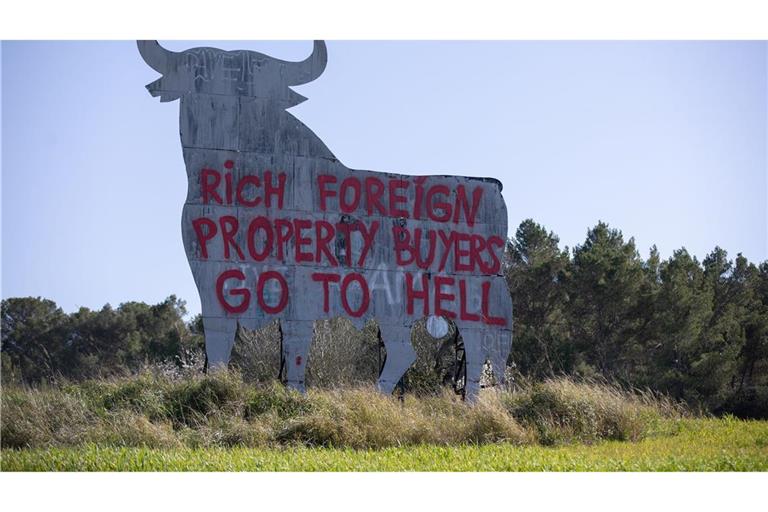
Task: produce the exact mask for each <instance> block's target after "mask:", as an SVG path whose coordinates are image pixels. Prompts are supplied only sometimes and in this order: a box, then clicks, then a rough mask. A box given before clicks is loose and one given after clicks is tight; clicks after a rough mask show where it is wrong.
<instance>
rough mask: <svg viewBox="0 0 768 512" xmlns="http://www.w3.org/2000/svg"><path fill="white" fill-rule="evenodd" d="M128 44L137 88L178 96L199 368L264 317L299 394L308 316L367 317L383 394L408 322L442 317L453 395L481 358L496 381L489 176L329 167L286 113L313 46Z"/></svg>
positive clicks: (317, 144)
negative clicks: (288, 49)
mask: <svg viewBox="0 0 768 512" xmlns="http://www.w3.org/2000/svg"><path fill="white" fill-rule="evenodd" d="M138 47H139V52H140V53H141V56H142V57H143V59H144V60H145V61H146V63H147V64H148V65H149V66H150V67H152V68H153V69H154V70H155V71H157V72H158V73H160V74H161V75H162V76H161V78H159V79H158V80H156V81H154V82H152V83H150V84H149V85H147V89H148V90H149V92H150V93H151V94H152V96H159V97H160V100H161V101H172V100H177V99H178V100H180V101H181V108H180V110H181V113H180V132H181V144H182V147H183V152H184V161H185V163H186V168H187V175H188V178H189V182H188V183H189V186H188V195H187V201H186V203H185V204H184V210H183V214H182V236H183V240H184V248H185V250H186V253H187V257H188V259H189V265H190V267H191V269H192V274H193V276H194V279H195V282H196V284H197V288H198V290H199V293H200V299H201V303H202V315H203V324H204V328H205V343H206V352H207V356H208V361H209V364H210V365H211V366H212V367H216V366H226V365H227V363H228V361H229V356H230V352H231V349H232V346H233V344H234V339H235V334H236V331H237V328H238V324H239V325H242V326H244V327H247V328H249V329H257V328H260V327H262V326H264V325H266V324H268V323H270V322H272V321H274V320H275V319H278V320H279V322H280V329H281V333H282V337H283V339H282V358H283V361H284V365H285V366H284V368H285V377H284V378H285V382H286V384H287V385H289V386H291V387H294V388H297V389H300V390H303V389H304V374H305V368H306V364H307V359H308V354H309V346H310V343H311V340H312V335H313V323H314V321H315V320H318V319H323V318H331V317H337V316H346V317H348V318H349V319H350V320H351V321H352V322H353V324H354V325H355V326H356V327H357V328H362V326H363V325H364V324H365V322H366V321H368V320H369V319H376V322H377V324H378V327H379V332H380V336H381V340H382V341H383V343H384V346H385V349H386V360H385V364H384V366H383V368H382V370H381V374H380V377H379V382H378V386H379V389H381V390H382V391H383V392H386V393H391V392H392V390H393V389H394V387H395V386H396V384H397V383H398V381H399V380H400V379H401V377H402V376H403V374H404V373H405V371H406V370H407V369H408V367H409V366H410V365H411V364H412V363H413V362H414V360H415V357H416V355H415V353H414V350H413V347H412V345H411V328H412V326H413V325H414V323H415V322H416V321H418V320H420V319H423V318H425V317H432V318H435V317H442V318H445V319H447V320H449V321H452V322H454V323H455V325H456V327H457V329H458V331H459V333H460V335H461V337H462V339H463V341H464V350H465V357H466V382H465V386H466V387H465V392H466V394H467V396H469V397H474V396H476V394H477V392H478V390H479V387H480V377H481V373H482V371H483V367H484V365H485V364H486V363H490V364H491V368H492V369H493V371H494V372H495V373H496V377H497V379H499V380H503V372H504V368H505V364H506V360H507V356H508V354H509V350H510V348H511V343H512V301H511V298H510V294H509V292H508V290H507V286H506V283H505V280H504V278H503V277H502V275H501V274H502V264H503V257H504V246H505V239H506V236H507V209H506V205H505V204H504V200H503V198H502V196H501V183H500V182H499V181H497V180H495V179H492V178H467V177H459V176H405V175H400V174H394V173H383V172H372V171H363V170H355V169H349V168H347V167H346V166H344V164H342V163H341V162H340V161H339V160H338V159H337V158H336V157H335V156H334V155H333V153H332V152H331V151H330V150H329V149H328V148H327V147H326V146H325V144H324V143H323V142H322V141H321V140H320V139H319V138H318V137H317V136H316V135H315V134H314V133H313V132H312V131H311V130H310V129H309V128H307V127H306V126H305V125H304V124H302V123H301V122H300V121H299V120H298V119H296V118H295V117H293V116H292V115H291V114H290V113H288V112H286V109H287V108H289V107H292V106H295V105H297V104H298V103H300V102H301V101H304V100H305V98H303V97H302V96H300V95H299V94H297V93H295V92H294V91H292V90H291V89H290V87H291V86H295V85H300V84H304V83H307V82H310V81H312V80H314V79H315V78H317V77H318V76H320V74H321V73H322V72H323V70H324V69H325V65H326V61H327V53H326V47H325V43H324V42H322V41H315V43H314V49H313V51H312V54H311V55H310V56H309V57H308V58H307V59H305V60H304V61H302V62H287V61H282V60H278V59H274V58H272V57H269V56H266V55H263V54H261V53H257V52H252V51H223V50H219V49H215V48H194V49H190V50H186V51H183V52H172V51H168V50H166V49H164V48H163V47H161V46H160V45H159V44H158V43H157V42H156V41H139V42H138Z"/></svg>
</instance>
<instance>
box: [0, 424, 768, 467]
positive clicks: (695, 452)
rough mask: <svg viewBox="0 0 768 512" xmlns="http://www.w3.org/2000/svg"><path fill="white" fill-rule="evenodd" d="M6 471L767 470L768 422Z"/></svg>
mask: <svg viewBox="0 0 768 512" xmlns="http://www.w3.org/2000/svg"><path fill="white" fill-rule="evenodd" d="M2 470H3V471H766V470H768V422H766V421H741V420H736V419H733V418H725V419H677V420H665V421H663V422H662V423H660V424H659V426H658V429H657V430H656V431H655V432H653V433H651V434H650V435H649V436H648V437H646V438H645V439H643V440H641V441H639V442H628V441H604V442H599V443H595V444H591V445H587V444H569V445H565V446H557V447H544V446H515V445H511V444H508V443H499V444H486V445H463V446H455V447H449V446H434V445H416V446H407V447H395V448H383V449H377V450H376V449H368V450H353V449H334V448H307V447H275V448H240V447H235V448H200V449H193V448H177V449H150V448H119V447H105V446H99V445H93V444H91V445H86V446H80V447H66V448H50V449H41V448H36V449H21V450H11V449H5V450H3V451H2Z"/></svg>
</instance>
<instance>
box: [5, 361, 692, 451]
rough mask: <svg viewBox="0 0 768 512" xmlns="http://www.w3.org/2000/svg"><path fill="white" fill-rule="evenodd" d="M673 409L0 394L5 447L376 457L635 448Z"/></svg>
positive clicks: (109, 385)
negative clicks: (306, 449) (286, 450)
mask: <svg viewBox="0 0 768 512" xmlns="http://www.w3.org/2000/svg"><path fill="white" fill-rule="evenodd" d="M681 413H682V410H681V409H680V407H679V406H677V405H676V404H674V403H672V402H671V401H669V400H667V399H664V398H663V397H658V396H655V395H651V394H649V393H646V394H642V393H634V392H629V391H626V390H621V389H619V388H616V387H613V386H610V385H608V384H605V383H596V382H575V381H573V380H568V379H565V378H561V379H555V380H550V381H546V382H543V383H538V384H533V385H530V386H526V387H524V388H522V389H519V390H516V391H514V392H512V391H504V390H494V389H486V390H483V392H482V393H481V396H480V397H479V399H478V400H477V401H476V402H475V403H473V404H468V403H465V402H462V401H461V399H460V398H459V397H458V396H456V395H455V394H454V393H452V392H450V391H442V392H439V393H436V394H432V395H428V396H415V395H407V396H406V397H405V398H404V400H402V401H401V400H398V399H397V398H394V397H391V396H384V395H382V394H380V393H378V392H377V391H376V390H375V389H374V388H373V387H370V386H369V387H366V386H357V387H346V388H335V389H312V390H310V391H309V393H308V394H306V395H301V394H299V393H296V392H295V391H292V390H289V389H286V388H285V387H283V386H282V385H280V384H279V383H276V382H270V383H262V384H248V383H245V382H244V381H243V379H242V377H241V375H240V374H238V373H233V372H217V373H215V374H212V375H208V376H188V377H185V378H179V379H173V378H169V377H165V376H162V375H157V374H150V373H145V374H142V375H139V376H136V377H131V378H119V379H111V380H96V381H89V382H85V383H81V384H68V385H61V386H56V387H47V388H38V389H32V388H24V387H7V386H6V387H5V388H3V389H2V410H0V423H1V424H2V429H1V432H0V441H1V443H2V447H3V448H24V447H50V446H76V445H84V444H88V443H96V444H99V445H109V446H149V447H167V448H174V447H179V446H190V447H208V446H249V447H256V446H279V445H290V444H303V445H310V446H334V447H349V448H383V447H390V446H404V445H417V444H438V445H458V444H485V443H499V442H504V443H515V444H535V443H539V444H545V445H550V444H558V443H572V442H587V443H591V442H597V441H600V440H604V439H624V440H638V439H641V438H642V437H644V436H645V435H647V434H648V432H649V431H651V430H652V429H653V427H654V424H655V422H657V421H658V420H659V419H661V418H663V417H669V416H679V415H680V414H681Z"/></svg>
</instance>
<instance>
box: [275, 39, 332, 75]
mask: <svg viewBox="0 0 768 512" xmlns="http://www.w3.org/2000/svg"><path fill="white" fill-rule="evenodd" d="M327 62H328V52H327V51H326V49H325V41H315V45H314V47H313V49H312V55H310V56H309V57H307V58H306V59H304V60H303V61H301V62H284V65H285V67H284V68H283V77H284V78H285V81H286V83H287V84H288V85H301V84H306V83H307V82H311V81H312V80H314V79H315V78H317V77H319V76H320V75H321V74H323V71H324V70H325V64H326V63H327Z"/></svg>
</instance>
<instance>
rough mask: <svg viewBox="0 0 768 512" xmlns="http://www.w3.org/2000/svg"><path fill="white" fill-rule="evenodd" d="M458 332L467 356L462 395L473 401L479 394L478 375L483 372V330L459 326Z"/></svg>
mask: <svg viewBox="0 0 768 512" xmlns="http://www.w3.org/2000/svg"><path fill="white" fill-rule="evenodd" d="M459 332H460V333H461V338H462V339H463V340H464V354H465V356H466V358H467V373H466V377H465V381H464V397H465V399H466V400H467V401H468V402H473V401H474V400H475V399H477V397H478V395H479V394H480V376H481V375H482V373H483V365H484V364H485V357H484V351H483V331H482V330H480V329H467V328H464V329H462V328H461V327H459Z"/></svg>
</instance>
